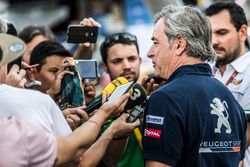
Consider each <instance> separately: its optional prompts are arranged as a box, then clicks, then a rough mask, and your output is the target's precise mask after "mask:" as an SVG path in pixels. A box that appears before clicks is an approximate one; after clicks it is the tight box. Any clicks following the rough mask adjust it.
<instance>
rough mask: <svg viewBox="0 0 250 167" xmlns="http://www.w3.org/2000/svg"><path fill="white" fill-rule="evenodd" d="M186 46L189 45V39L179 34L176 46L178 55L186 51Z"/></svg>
mask: <svg viewBox="0 0 250 167" xmlns="http://www.w3.org/2000/svg"><path fill="white" fill-rule="evenodd" d="M186 46H187V41H186V40H185V39H184V38H183V37H181V36H179V37H177V38H176V40H175V47H176V54H177V55H178V56H180V55H181V54H182V53H183V52H184V51H185V49H186Z"/></svg>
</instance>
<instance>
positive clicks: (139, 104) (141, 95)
mask: <svg viewBox="0 0 250 167" xmlns="http://www.w3.org/2000/svg"><path fill="white" fill-rule="evenodd" d="M146 100H147V93H146V90H145V89H144V88H143V87H142V86H141V85H140V84H138V83H135V84H134V86H133V88H132V93H131V95H130V97H129V99H128V102H127V104H126V106H125V109H127V110H128V109H133V111H132V112H130V114H129V117H128V118H127V119H126V122H130V123H131V122H134V121H135V120H136V119H137V118H139V117H140V116H141V115H142V114H143V112H144V105H145V103H146Z"/></svg>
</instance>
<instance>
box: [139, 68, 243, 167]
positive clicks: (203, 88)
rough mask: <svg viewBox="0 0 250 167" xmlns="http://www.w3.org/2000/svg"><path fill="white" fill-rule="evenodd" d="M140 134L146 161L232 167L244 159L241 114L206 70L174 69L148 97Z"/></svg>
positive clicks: (230, 96) (175, 164)
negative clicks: (165, 81)
mask: <svg viewBox="0 0 250 167" xmlns="http://www.w3.org/2000/svg"><path fill="white" fill-rule="evenodd" d="M143 129H144V135H143V148H144V149H143V152H144V159H145V161H147V160H152V161H157V162H161V163H164V164H168V165H171V166H185V167H195V166H201V167H211V166H223V167H224V166H226V167H230V166H232V167H233V166H234V167H235V166H238V163H239V161H240V160H242V159H243V158H244V152H245V144H246V133H245V132H246V118H245V114H244V111H243V109H242V108H241V106H240V105H239V103H238V102H237V101H236V100H235V98H234V97H233V95H232V94H231V92H230V91H229V90H228V89H227V88H226V87H225V86H224V85H223V84H222V83H221V82H219V81H218V80H216V79H215V78H213V77H212V73H211V68H210V66H209V65H208V64H196V65H185V66H182V67H180V68H178V69H177V70H176V71H175V72H174V73H173V74H172V75H171V76H170V78H169V79H168V81H167V83H166V84H164V85H163V86H162V87H160V88H159V89H158V90H156V91H155V92H154V93H153V94H152V95H151V97H150V99H149V101H148V103H147V105H146V108H145V115H144V124H143Z"/></svg>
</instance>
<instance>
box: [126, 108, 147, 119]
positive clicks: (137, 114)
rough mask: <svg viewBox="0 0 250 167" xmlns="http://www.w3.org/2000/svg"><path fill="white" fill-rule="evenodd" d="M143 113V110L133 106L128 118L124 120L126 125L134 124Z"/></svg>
mask: <svg viewBox="0 0 250 167" xmlns="http://www.w3.org/2000/svg"><path fill="white" fill-rule="evenodd" d="M143 112H144V108H141V107H140V106H138V105H137V106H135V108H134V110H133V111H132V112H131V113H130V114H129V117H128V118H127V119H126V122H128V123H132V122H135V120H136V119H138V118H140V116H141V115H142V114H143Z"/></svg>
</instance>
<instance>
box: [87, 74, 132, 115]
mask: <svg viewBox="0 0 250 167" xmlns="http://www.w3.org/2000/svg"><path fill="white" fill-rule="evenodd" d="M126 83H128V80H127V79H126V78H124V77H118V78H116V79H115V80H113V81H112V82H110V83H109V84H108V85H107V86H106V87H105V88H104V89H103V90H102V93H101V94H100V95H98V96H96V97H95V98H94V100H93V101H91V102H90V103H89V104H88V105H87V107H86V109H85V111H86V112H87V113H88V114H90V113H91V112H93V111H94V110H96V109H98V108H99V107H101V105H102V96H103V95H104V94H112V93H113V92H114V90H115V89H116V87H118V86H120V85H123V84H126Z"/></svg>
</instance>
